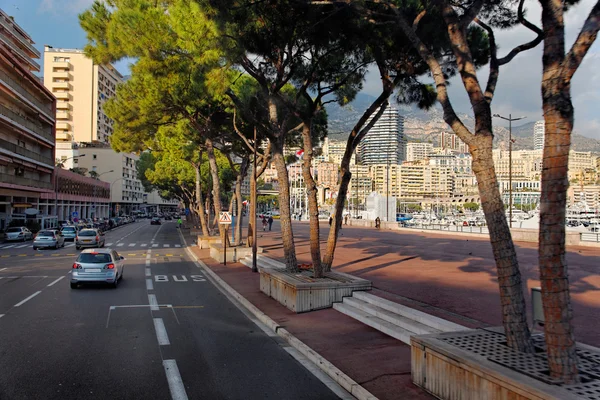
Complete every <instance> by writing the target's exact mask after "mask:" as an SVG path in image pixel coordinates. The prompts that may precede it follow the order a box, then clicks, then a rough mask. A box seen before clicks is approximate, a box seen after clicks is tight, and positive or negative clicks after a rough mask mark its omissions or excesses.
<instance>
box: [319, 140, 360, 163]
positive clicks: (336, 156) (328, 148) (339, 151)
mask: <svg viewBox="0 0 600 400" xmlns="http://www.w3.org/2000/svg"><path fill="white" fill-rule="evenodd" d="M345 152H346V141H345V140H331V139H329V138H325V140H324V141H323V156H324V158H325V161H329V162H332V163H335V164H337V165H341V164H342V158H344V153H345ZM354 158H355V154H352V158H351V159H350V164H354V161H355V160H354Z"/></svg>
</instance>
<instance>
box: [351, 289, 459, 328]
mask: <svg viewBox="0 0 600 400" xmlns="http://www.w3.org/2000/svg"><path fill="white" fill-rule="evenodd" d="M352 297H353V298H355V299H358V300H362V301H363V302H366V303H369V304H372V305H374V306H377V307H379V308H381V309H383V310H385V311H389V312H391V313H394V314H398V315H400V316H402V317H405V318H408V319H411V320H413V321H415V322H418V323H420V324H422V325H425V326H428V327H430V328H432V329H434V331H432V332H433V333H435V332H455V331H463V330H467V329H468V328H467V327H464V326H462V325H459V324H455V323H454V322H450V321H446V320H444V319H442V318H438V317H435V316H433V315H430V314H427V313H424V312H422V311H419V310H415V309H413V308H410V307H407V306H405V305H402V304H398V303H394V302H393V301H390V300H387V299H384V298H381V297H378V296H375V295H372V294H370V293H366V292H354V293H353V294H352ZM344 300H345V299H344Z"/></svg>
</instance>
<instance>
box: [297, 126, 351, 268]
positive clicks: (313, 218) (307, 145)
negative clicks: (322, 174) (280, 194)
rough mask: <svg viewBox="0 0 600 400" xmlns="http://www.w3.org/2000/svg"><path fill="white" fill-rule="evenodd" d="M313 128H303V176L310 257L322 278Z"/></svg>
mask: <svg viewBox="0 0 600 400" xmlns="http://www.w3.org/2000/svg"><path fill="white" fill-rule="evenodd" d="M311 128H312V121H310V120H309V121H304V126H303V127H302V141H303V143H304V156H303V157H304V159H303V161H302V175H303V177H304V182H305V184H306V191H307V195H308V215H309V224H310V256H311V259H312V262H313V269H314V277H315V278H322V277H323V267H322V266H321V241H320V230H319V205H318V202H317V184H316V183H315V180H314V178H313V176H312V173H311V171H310V168H311V166H312V165H311V164H312V157H313V145H312V137H311ZM288 204H289V203H288ZM340 221H341V219H340Z"/></svg>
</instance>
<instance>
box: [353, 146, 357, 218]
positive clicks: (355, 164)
mask: <svg viewBox="0 0 600 400" xmlns="http://www.w3.org/2000/svg"><path fill="white" fill-rule="evenodd" d="M354 169H355V172H356V180H355V181H354V183H355V184H356V185H355V186H356V188H355V189H354V194H355V195H356V200H355V203H354V204H355V207H354V218H355V219H358V155H357V152H356V148H355V149H354Z"/></svg>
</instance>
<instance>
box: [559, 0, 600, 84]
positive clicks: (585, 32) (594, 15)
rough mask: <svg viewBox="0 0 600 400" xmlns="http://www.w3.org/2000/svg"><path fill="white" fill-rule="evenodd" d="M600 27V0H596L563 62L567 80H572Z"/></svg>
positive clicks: (564, 74)
mask: <svg viewBox="0 0 600 400" xmlns="http://www.w3.org/2000/svg"><path fill="white" fill-rule="evenodd" d="M599 28H600V0H599V1H597V2H596V5H595V6H594V8H592V11H590V14H589V15H588V17H587V19H586V20H585V23H584V24H583V28H581V31H580V32H579V35H578V36H577V40H575V43H573V47H571V50H569V52H568V53H567V55H566V57H565V62H564V63H563V71H562V74H563V76H564V79H565V81H566V82H570V81H571V78H573V75H574V74H575V72H577V69H578V68H579V66H580V65H581V62H582V61H583V58H584V57H585V55H586V54H587V52H588V50H589V49H590V47H591V46H592V44H593V43H594V41H595V40H596V36H597V35H598V29H599Z"/></svg>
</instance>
